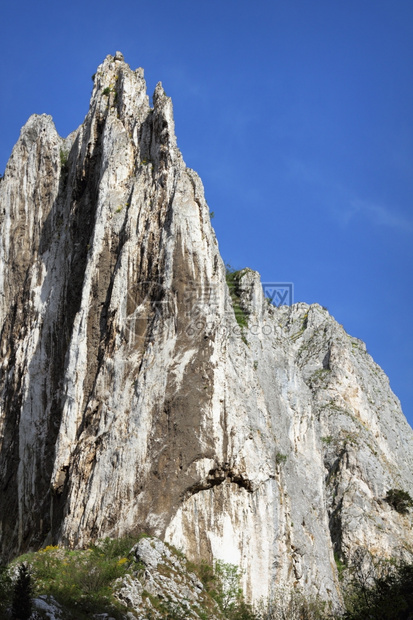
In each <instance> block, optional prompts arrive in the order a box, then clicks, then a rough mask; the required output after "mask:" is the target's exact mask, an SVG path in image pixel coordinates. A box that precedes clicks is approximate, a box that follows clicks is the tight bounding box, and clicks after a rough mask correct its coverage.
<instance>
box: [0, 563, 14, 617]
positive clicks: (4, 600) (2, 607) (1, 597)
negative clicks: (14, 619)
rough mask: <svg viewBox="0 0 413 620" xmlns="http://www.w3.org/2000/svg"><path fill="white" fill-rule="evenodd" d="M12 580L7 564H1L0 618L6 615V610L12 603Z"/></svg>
mask: <svg viewBox="0 0 413 620" xmlns="http://www.w3.org/2000/svg"><path fill="white" fill-rule="evenodd" d="M12 591H13V587H12V581H11V578H10V574H9V569H8V568H7V566H0V618H2V617H6V610H7V608H8V607H9V605H10V603H11V597H12Z"/></svg>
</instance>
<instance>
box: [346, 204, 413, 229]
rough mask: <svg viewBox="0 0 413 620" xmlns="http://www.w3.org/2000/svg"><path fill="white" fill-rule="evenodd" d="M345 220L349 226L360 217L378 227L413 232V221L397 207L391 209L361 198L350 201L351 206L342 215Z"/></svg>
mask: <svg viewBox="0 0 413 620" xmlns="http://www.w3.org/2000/svg"><path fill="white" fill-rule="evenodd" d="M342 215H343V216H344V217H343V220H344V222H345V223H346V224H349V223H350V222H351V221H352V220H354V218H357V217H359V216H362V217H367V218H368V219H369V220H370V221H371V222H372V223H373V224H376V225H377V226H385V227H387V228H393V229H396V230H399V231H403V232H413V219H411V218H408V217H406V216H405V215H404V214H403V213H400V211H399V210H398V209H397V208H396V207H389V206H387V205H383V204H377V203H374V202H370V201H368V200H361V199H359V198H356V199H353V200H350V203H349V206H348V207H347V209H345V210H344V213H343V214H342Z"/></svg>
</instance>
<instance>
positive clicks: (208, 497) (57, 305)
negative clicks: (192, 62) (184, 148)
mask: <svg viewBox="0 0 413 620" xmlns="http://www.w3.org/2000/svg"><path fill="white" fill-rule="evenodd" d="M0 205H1V211H0V218H1V219H0V224H1V241H0V330H1V331H0V338H1V340H0V347H1V348H0V356H1V358H0V363H1V371H0V372H1V375H0V395H1V400H0V406H1V410H0V442H1V443H0V449H1V453H0V461H1V465H0V483H1V504H0V520H1V529H0V533H1V548H2V554H3V556H4V557H10V556H12V555H14V554H16V553H17V552H22V551H25V550H27V549H29V548H36V547H40V546H42V545H44V544H47V543H50V542H54V543H56V542H59V543H63V544H67V545H73V546H79V545H85V544H87V543H89V542H90V541H91V540H94V539H96V538H98V537H102V536H112V537H114V536H122V535H124V534H126V533H138V532H141V531H146V532H148V533H149V534H153V535H156V536H158V537H160V538H162V539H164V540H166V541H169V542H171V543H173V544H174V545H175V546H177V547H180V548H182V549H183V550H184V551H185V553H186V554H187V555H188V556H189V557H191V558H192V559H194V560H196V559H200V558H205V559H209V560H211V558H212V557H215V558H220V559H223V560H225V561H226V562H231V563H234V564H237V565H239V566H240V567H241V569H242V570H245V573H244V577H243V580H244V588H245V592H246V595H247V597H248V598H249V599H258V598H260V597H269V596H271V594H272V592H273V589H274V588H275V587H277V586H278V585H280V584H287V585H297V584H298V585H299V586H300V587H301V588H303V589H304V590H305V591H311V592H313V593H316V592H319V593H320V594H321V596H323V597H326V598H330V599H332V600H333V601H337V600H339V597H340V593H339V581H338V575H337V569H336V564H335V561H334V552H335V553H336V554H337V555H338V557H339V558H340V559H341V560H343V561H349V560H351V557H352V554H354V553H355V552H356V550H357V549H359V548H362V549H366V550H369V551H370V552H371V553H374V554H378V555H383V556H386V557H389V556H403V557H404V556H405V557H412V555H413V536H412V529H411V526H412V518H411V516H410V515H409V514H399V513H398V512H396V511H395V510H394V509H393V508H392V507H391V506H390V505H389V504H388V503H387V502H386V501H385V500H384V498H385V496H386V493H387V491H388V490H389V489H393V488H395V489H402V490H405V491H407V492H410V493H412V494H413V459H412V454H413V450H412V448H413V436H412V430H411V429H410V427H409V426H408V424H407V422H406V420H405V418H404V416H403V414H402V412H401V409H400V404H399V402H398V400H397V399H396V398H395V396H394V395H393V393H392V392H391V390H390V387H389V383H388V380H387V378H386V376H385V375H384V373H383V372H382V370H381V369H380V368H379V367H378V366H377V365H376V364H375V363H374V362H373V360H372V359H371V357H370V356H369V355H368V353H367V352H366V349H365V346H364V344H363V343H362V342H360V341H359V340H357V339H355V338H351V337H350V336H349V335H348V334H346V332H345V331H344V329H343V328H342V327H341V326H340V325H338V324H337V323H336V321H335V320H334V319H333V317H331V316H330V315H329V314H328V312H327V311H326V310H324V309H322V308H321V307H320V306H318V305H317V304H316V305H312V306H308V305H306V304H303V303H300V304H296V305H294V306H291V307H286V306H283V307H280V308H276V307H274V306H271V305H269V304H268V303H267V301H266V300H265V299H264V296H263V291H262V287H261V284H260V279H259V275H258V274H257V273H255V272H252V271H250V270H248V269H246V270H244V271H242V272H239V273H237V274H233V277H232V279H231V280H232V290H231V291H230V290H229V289H228V286H227V283H226V273H225V266H224V264H223V261H222V259H221V257H220V254H219V251H218V244H217V241H216V239H215V234H214V231H213V229H212V228H211V223H210V217H209V208H208V206H207V204H206V202H205V199H204V193H203V187H202V183H201V181H200V179H199V177H198V176H197V174H196V173H195V172H194V171H193V170H191V169H189V168H187V167H186V166H185V163H184V161H183V159H182V156H181V154H180V152H179V150H178V148H177V144H176V138H175V133H174V122H173V115H172V103H171V100H170V99H169V98H168V97H167V96H166V95H165V92H164V90H163V88H162V85H161V84H160V83H159V84H158V85H157V87H156V89H155V93H154V95H153V108H151V107H150V105H149V100H148V96H147V95H146V86H145V81H144V78H143V71H142V69H137V70H136V71H132V70H131V69H130V68H129V66H128V65H127V64H126V63H125V62H124V61H123V57H122V55H121V54H119V53H117V54H116V56H115V57H112V56H108V57H107V58H106V59H105V61H104V62H103V64H102V65H100V67H99V68H98V70H97V73H96V75H95V76H94V89H93V93H92V98H91V103H90V110H89V113H88V114H87V116H86V118H85V120H84V122H83V124H82V125H81V126H80V127H79V128H78V129H77V131H75V132H74V133H73V134H71V135H70V136H69V137H68V138H67V139H65V140H64V139H62V138H60V137H59V136H58V134H57V132H56V130H55V127H54V125H53V122H52V119H51V117H50V116H45V115H42V116H36V115H35V116H32V117H31V118H30V119H29V121H28V122H27V124H26V125H25V126H24V127H23V129H22V131H21V135H20V138H19V141H18V143H17V144H16V146H15V148H14V150H13V153H12V155H11V158H10V161H9V163H8V165H7V168H6V172H5V176H4V179H3V180H2V181H1V183H0ZM236 315H237V316H236Z"/></svg>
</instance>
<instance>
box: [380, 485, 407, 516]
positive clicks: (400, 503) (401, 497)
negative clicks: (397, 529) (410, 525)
mask: <svg viewBox="0 0 413 620" xmlns="http://www.w3.org/2000/svg"><path fill="white" fill-rule="evenodd" d="M385 500H386V502H387V503H388V504H390V506H392V508H394V509H395V510H397V512H399V513H400V514H407V513H408V512H409V508H411V507H412V506H413V499H412V498H411V497H410V494H409V493H407V492H406V491H402V490H401V489H390V490H389V491H387V495H386V497H385Z"/></svg>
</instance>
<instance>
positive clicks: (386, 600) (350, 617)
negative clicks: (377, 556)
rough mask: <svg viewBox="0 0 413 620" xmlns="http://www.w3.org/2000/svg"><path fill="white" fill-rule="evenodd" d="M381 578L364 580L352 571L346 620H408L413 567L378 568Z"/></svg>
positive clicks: (411, 611) (411, 609)
mask: <svg viewBox="0 0 413 620" xmlns="http://www.w3.org/2000/svg"><path fill="white" fill-rule="evenodd" d="M380 573H381V574H380V576H378V577H377V576H373V577H371V575H369V576H370V579H369V580H366V579H365V578H364V576H363V575H362V574H360V571H357V570H356V572H355V574H354V576H353V579H352V581H351V584H350V586H349V587H348V589H347V592H346V596H345V601H346V611H345V613H344V615H343V618H344V619H345V620H366V619H367V618H368V619H369V620H408V619H409V618H411V617H412V614H413V564H405V563H402V564H398V565H394V564H393V563H390V562H389V563H388V564H387V570H385V571H383V567H382V566H381V570H380Z"/></svg>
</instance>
